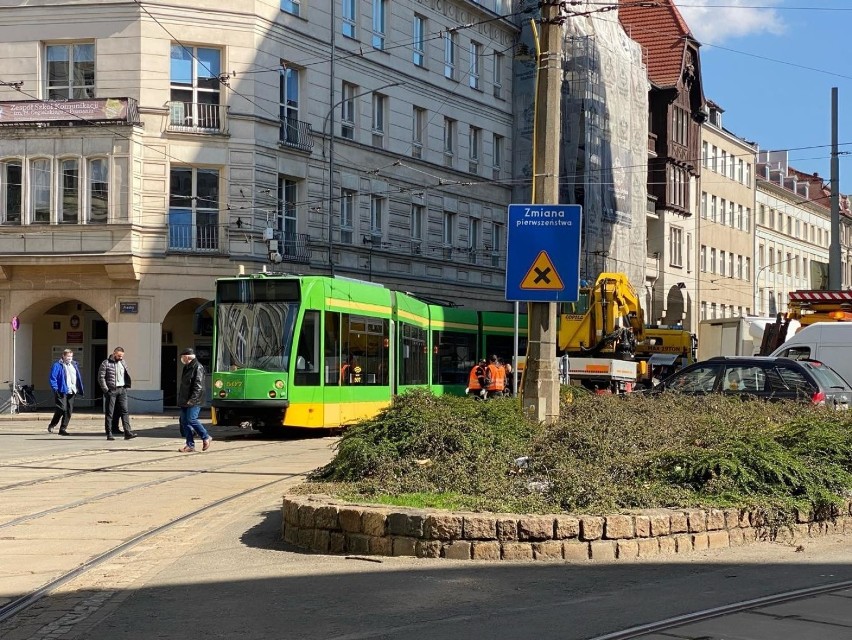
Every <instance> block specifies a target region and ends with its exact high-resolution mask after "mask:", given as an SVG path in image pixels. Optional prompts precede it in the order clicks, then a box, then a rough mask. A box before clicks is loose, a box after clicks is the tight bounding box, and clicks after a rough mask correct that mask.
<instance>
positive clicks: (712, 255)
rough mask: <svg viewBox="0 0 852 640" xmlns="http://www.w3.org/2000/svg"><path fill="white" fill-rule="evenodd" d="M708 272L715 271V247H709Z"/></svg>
mask: <svg viewBox="0 0 852 640" xmlns="http://www.w3.org/2000/svg"><path fill="white" fill-rule="evenodd" d="M710 273H716V249H713V248H711V249H710Z"/></svg>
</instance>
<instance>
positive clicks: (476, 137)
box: [467, 127, 482, 163]
mask: <svg viewBox="0 0 852 640" xmlns="http://www.w3.org/2000/svg"><path fill="white" fill-rule="evenodd" d="M467 142H468V147H467V150H468V157H469V159H470V161H471V163H477V162H479V149H480V147H481V146H482V129H480V128H479V127H470V130H469V133H468V141H467Z"/></svg>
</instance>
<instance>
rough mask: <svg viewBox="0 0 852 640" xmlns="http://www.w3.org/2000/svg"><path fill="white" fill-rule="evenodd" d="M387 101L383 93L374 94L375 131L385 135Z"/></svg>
mask: <svg viewBox="0 0 852 640" xmlns="http://www.w3.org/2000/svg"><path fill="white" fill-rule="evenodd" d="M386 102H387V98H386V97H385V96H383V95H382V94H381V93H374V94H373V133H378V134H382V135H384V132H385V108H386V107H385V103H386Z"/></svg>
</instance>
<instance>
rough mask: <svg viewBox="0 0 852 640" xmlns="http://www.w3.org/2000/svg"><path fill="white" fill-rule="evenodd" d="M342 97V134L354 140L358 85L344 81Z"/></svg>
mask: <svg viewBox="0 0 852 640" xmlns="http://www.w3.org/2000/svg"><path fill="white" fill-rule="evenodd" d="M342 93H343V96H342V99H341V101H340V135H341V137H343V138H347V139H348V140H352V139H354V137H355V96H356V95H357V94H358V87H357V86H355V85H354V84H350V83H348V82H344V83H343V88H342Z"/></svg>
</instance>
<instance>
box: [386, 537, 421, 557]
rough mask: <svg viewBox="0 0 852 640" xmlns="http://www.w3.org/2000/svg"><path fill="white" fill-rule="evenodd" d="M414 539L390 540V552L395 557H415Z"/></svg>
mask: <svg viewBox="0 0 852 640" xmlns="http://www.w3.org/2000/svg"><path fill="white" fill-rule="evenodd" d="M416 545H417V540H416V538H402V537H393V538H391V552H392V553H393V555H395V556H411V557H413V556H415V555H417V554H416V553H415V547H416Z"/></svg>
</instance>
